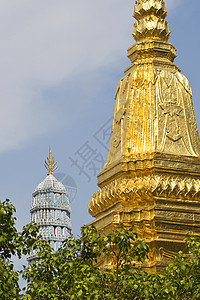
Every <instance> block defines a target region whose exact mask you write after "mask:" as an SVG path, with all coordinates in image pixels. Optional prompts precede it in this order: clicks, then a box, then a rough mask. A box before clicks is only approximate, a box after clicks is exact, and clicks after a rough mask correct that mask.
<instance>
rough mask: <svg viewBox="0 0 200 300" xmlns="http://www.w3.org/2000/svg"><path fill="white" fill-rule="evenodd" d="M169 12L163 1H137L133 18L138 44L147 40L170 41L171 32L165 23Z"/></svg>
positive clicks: (134, 32) (134, 35) (135, 37)
mask: <svg viewBox="0 0 200 300" xmlns="http://www.w3.org/2000/svg"><path fill="white" fill-rule="evenodd" d="M166 16H167V10H166V8H165V3H164V1H163V0H137V1H136V2H135V10H134V15H133V17H134V18H135V19H136V20H137V22H136V23H135V24H134V31H133V37H134V39H135V40H136V42H141V41H144V40H146V39H154V40H161V41H168V39H169V37H170V31H169V28H168V23H167V21H165V18H166Z"/></svg>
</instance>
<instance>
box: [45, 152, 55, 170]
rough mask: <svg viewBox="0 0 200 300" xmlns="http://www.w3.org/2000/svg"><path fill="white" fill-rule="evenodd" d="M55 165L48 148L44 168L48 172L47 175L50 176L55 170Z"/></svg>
mask: <svg viewBox="0 0 200 300" xmlns="http://www.w3.org/2000/svg"><path fill="white" fill-rule="evenodd" d="M56 165H57V163H56V162H55V161H54V157H53V156H52V155H51V149H50V148H49V157H47V161H46V160H45V162H44V166H45V168H46V169H47V171H48V174H49V175H51V174H53V172H54V171H55V170H56V169H57V166H56Z"/></svg>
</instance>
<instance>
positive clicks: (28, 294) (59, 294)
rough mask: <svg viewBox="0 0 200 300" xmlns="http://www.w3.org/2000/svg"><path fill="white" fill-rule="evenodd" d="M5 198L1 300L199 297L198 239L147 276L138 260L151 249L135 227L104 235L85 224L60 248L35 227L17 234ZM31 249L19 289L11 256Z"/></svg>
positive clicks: (0, 211)
mask: <svg viewBox="0 0 200 300" xmlns="http://www.w3.org/2000/svg"><path fill="white" fill-rule="evenodd" d="M14 212H15V208H14V207H13V205H12V204H11V203H10V202H9V201H8V200H6V201H4V202H3V203H0V270H1V272H0V299H2V300H3V299H33V300H40V299H41V300H46V299H54V300H62V299H66V300H67V299H72V300H73V299H77V300H79V299H80V300H84V299H88V300H90V299H91V300H93V299H94V300H95V299H100V300H101V299H109V300H112V299H113V300H114V299H127V300H128V299H135V300H136V299H149V300H151V299H156V300H157V299H158V300H159V299H160V300H161V299H170V300H171V299H175V300H179V299H180V300H186V299H200V238H199V237H188V238H187V239H186V247H187V249H188V252H187V254H184V253H183V252H179V253H178V254H177V256H176V257H175V258H174V260H172V261H171V263H170V264H169V266H168V267H167V268H166V270H165V272H164V273H162V274H158V273H157V274H148V273H146V272H145V271H144V270H143V269H142V264H143V263H144V262H145V260H146V259H147V258H148V253H149V247H148V245H147V244H146V243H145V242H144V241H140V240H138V239H137V233H136V231H135V230H134V229H133V228H129V229H119V230H116V231H115V232H112V233H110V234H108V235H107V236H102V235H100V234H99V233H98V232H97V230H96V228H95V227H93V226H89V227H86V226H85V227H83V228H82V230H81V237H80V238H75V237H73V236H71V237H70V238H69V239H68V240H66V241H65V242H64V243H63V244H62V246H61V247H60V248H59V250H58V251H53V250H52V248H51V247H50V245H49V244H48V242H45V241H41V240H40V239H39V236H38V228H37V226H36V225H34V224H28V225H27V226H25V227H24V228H23V230H22V232H18V231H17V229H16V226H15V218H14V216H13V213H14ZM31 247H32V248H33V249H34V250H35V251H37V256H38V259H37V260H35V261H33V262H32V263H31V264H30V265H29V266H24V268H23V271H20V272H21V273H22V276H23V278H24V279H26V280H27V286H26V288H24V289H23V290H21V289H20V287H19V284H18V280H19V274H20V272H19V271H15V270H14V266H13V263H12V261H11V256H12V255H17V256H18V257H21V255H22V254H28V253H29V251H30V249H31ZM102 255H103V256H104V257H105V258H108V262H111V263H112V266H113V265H114V267H111V266H109V264H108V265H107V267H106V268H104V269H99V268H97V267H96V266H95V263H97V262H98V260H100V259H101V258H102Z"/></svg>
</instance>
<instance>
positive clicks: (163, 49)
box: [89, 0, 200, 271]
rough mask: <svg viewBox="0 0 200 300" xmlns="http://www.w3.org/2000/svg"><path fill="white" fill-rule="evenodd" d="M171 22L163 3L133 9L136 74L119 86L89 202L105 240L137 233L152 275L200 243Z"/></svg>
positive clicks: (191, 122)
mask: <svg viewBox="0 0 200 300" xmlns="http://www.w3.org/2000/svg"><path fill="white" fill-rule="evenodd" d="M166 15H167V11H166V8H165V3H164V1H163V0H137V1H136V2H135V10H134V18H135V19H136V20H137V21H136V22H135V24H134V30H133V37H134V39H135V40H136V43H135V44H134V45H133V46H131V47H130V48H129V49H128V58H129V59H130V60H131V66H130V67H129V68H128V69H127V70H125V72H124V77H123V78H122V79H121V80H120V81H119V83H118V85H117V89H116V94H115V100H116V103H115V109H114V115H113V123H112V132H111V140H110V148H109V153H108V158H107V162H106V164H105V166H104V167H103V169H102V172H101V173H100V174H99V175H98V186H99V187H100V190H98V191H97V192H96V193H95V194H94V195H93V196H92V199H91V201H90V202H89V213H90V214H91V215H92V216H93V217H95V220H94V221H93V222H92V224H93V225H95V226H96V227H97V229H98V230H99V231H100V232H102V233H104V234H106V233H108V232H110V231H111V230H113V229H115V228H119V227H134V228H137V232H138V237H139V238H140V239H145V240H146V241H147V242H148V243H149V245H150V249H151V251H150V259H149V260H148V262H147V263H146V267H147V268H149V269H150V270H151V271H155V270H159V269H160V268H162V267H163V266H164V265H165V264H166V262H167V259H168V258H170V257H173V255H174V253H176V252H177V251H179V250H181V249H182V248H183V246H184V239H185V237H186V235H187V234H191V235H192V234H194V235H200V202H199V201H200V140H199V135H198V130H197V125H196V119H195V114H194V109H193V104H192V91H191V88H190V86H189V83H188V80H187V79H186V77H185V76H183V75H182V74H181V72H180V69H179V68H178V67H177V66H176V65H175V64H174V59H175V57H176V49H175V48H174V46H173V45H171V44H170V43H169V42H168V39H169V37H170V31H169V29H168V23H167V21H165V18H166ZM104 264H105V262H103V261H102V262H101V263H100V265H104Z"/></svg>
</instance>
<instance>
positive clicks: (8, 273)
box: [0, 199, 38, 300]
mask: <svg viewBox="0 0 200 300" xmlns="http://www.w3.org/2000/svg"><path fill="white" fill-rule="evenodd" d="M15 211H16V210H15V207H14V206H13V205H12V204H11V203H10V201H9V200H8V199H6V200H5V201H4V202H0V299H1V300H4V299H6V300H8V299H20V288H19V284H18V281H19V272H17V271H15V270H14V265H13V262H12V261H11V256H12V255H17V256H18V257H19V258H21V256H22V254H25V255H26V254H28V253H29V251H30V248H31V246H32V245H33V243H34V242H35V239H36V236H37V232H38V228H37V227H36V226H35V225H34V224H28V225H27V226H25V227H23V230H22V232H18V231H17V229H16V224H15V222H16V218H15V217H14V216H13V214H14V213H15Z"/></svg>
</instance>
